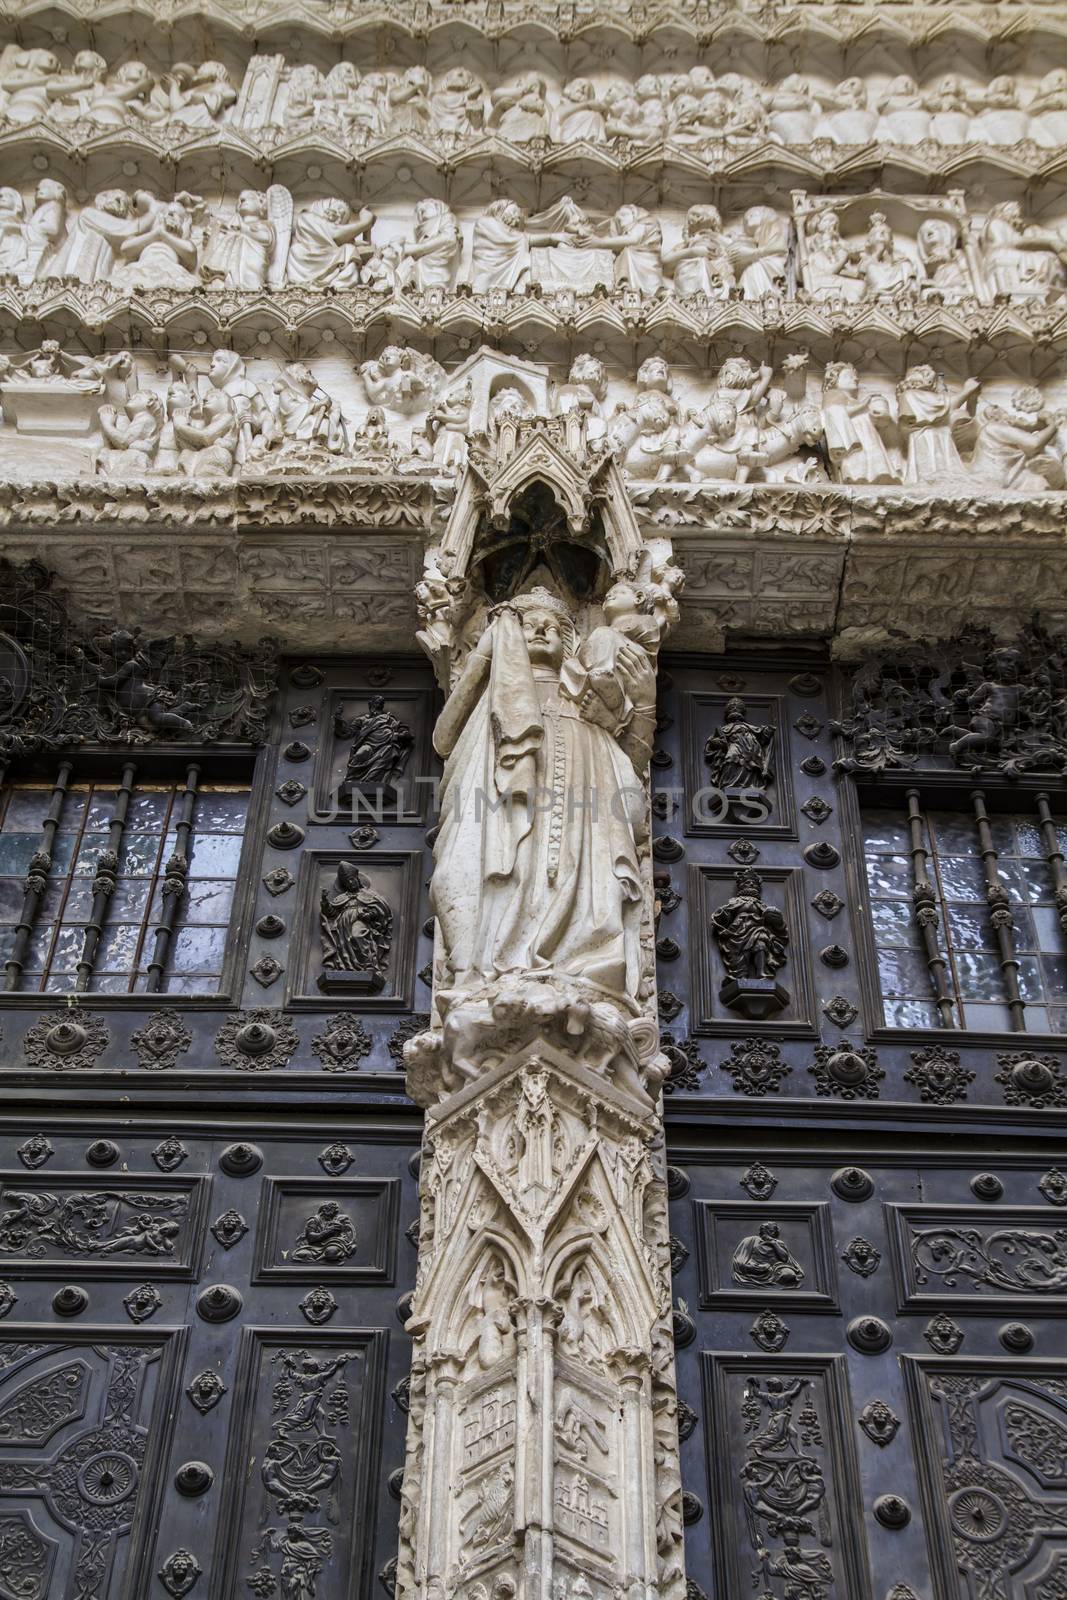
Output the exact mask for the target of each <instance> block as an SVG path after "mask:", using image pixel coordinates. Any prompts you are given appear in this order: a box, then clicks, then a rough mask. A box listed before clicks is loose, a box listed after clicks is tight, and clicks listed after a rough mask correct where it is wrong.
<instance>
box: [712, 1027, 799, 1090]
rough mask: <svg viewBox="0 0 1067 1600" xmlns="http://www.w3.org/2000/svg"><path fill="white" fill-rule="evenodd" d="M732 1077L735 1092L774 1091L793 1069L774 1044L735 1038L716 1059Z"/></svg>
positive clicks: (778, 1088)
mask: <svg viewBox="0 0 1067 1600" xmlns="http://www.w3.org/2000/svg"><path fill="white" fill-rule="evenodd" d="M719 1065H720V1066H721V1067H722V1070H723V1071H724V1072H728V1073H729V1074H730V1076H731V1077H732V1079H733V1085H734V1089H735V1090H736V1092H737V1093H738V1094H750V1095H756V1096H762V1095H765V1094H777V1093H778V1092H779V1090H780V1088H781V1086H782V1081H783V1079H785V1078H787V1077H788V1076H789V1074H790V1072H791V1071H792V1068H791V1067H790V1065H789V1063H788V1062H787V1061H783V1060H782V1054H781V1051H780V1050H779V1048H778V1046H777V1045H776V1044H772V1043H770V1042H769V1041H767V1040H764V1039H735V1040H734V1041H733V1043H732V1044H731V1045H730V1055H729V1057H728V1058H727V1059H724V1060H723V1061H721V1062H720V1063H719Z"/></svg>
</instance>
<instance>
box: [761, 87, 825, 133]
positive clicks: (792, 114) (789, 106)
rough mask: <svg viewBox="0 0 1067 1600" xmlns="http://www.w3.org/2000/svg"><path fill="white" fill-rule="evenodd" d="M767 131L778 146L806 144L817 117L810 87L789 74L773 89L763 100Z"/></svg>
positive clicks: (817, 107)
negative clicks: (764, 101) (765, 100)
mask: <svg viewBox="0 0 1067 1600" xmlns="http://www.w3.org/2000/svg"><path fill="white" fill-rule="evenodd" d="M767 112H768V127H769V129H770V135H771V138H772V139H773V140H774V141H775V142H776V143H778V144H784V145H791V144H801V145H804V144H810V143H811V141H812V137H813V135H814V133H815V122H816V119H817V117H818V114H819V103H818V101H817V100H816V98H815V96H814V94H813V92H812V88H811V84H810V83H809V82H808V80H807V78H804V77H802V76H801V75H800V73H797V72H791V73H789V74H788V75H787V76H786V77H784V78H783V79H782V81H781V83H779V84H777V85H775V86H774V87H773V88H772V89H771V91H770V93H769V95H768V97H767Z"/></svg>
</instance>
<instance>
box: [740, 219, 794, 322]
mask: <svg viewBox="0 0 1067 1600" xmlns="http://www.w3.org/2000/svg"><path fill="white" fill-rule="evenodd" d="M729 251H730V259H731V261H732V262H733V265H734V269H735V271H737V270H738V269H739V274H740V275H739V277H738V285H739V287H740V290H741V298H742V300H762V299H764V298H765V296H767V295H782V294H784V293H785V289H786V263H787V261H788V259H789V218H788V217H786V216H782V215H780V214H779V213H778V212H777V211H773V210H772V209H771V207H770V206H749V208H748V210H747V211H746V212H745V214H744V216H743V217H742V218H741V222H740V224H739V226H738V228H737V230H736V232H735V233H734V234H733V235H731V236H730V237H729Z"/></svg>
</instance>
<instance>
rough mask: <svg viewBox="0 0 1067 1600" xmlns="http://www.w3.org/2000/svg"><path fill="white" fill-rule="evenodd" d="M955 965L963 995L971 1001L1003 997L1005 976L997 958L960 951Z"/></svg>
mask: <svg viewBox="0 0 1067 1600" xmlns="http://www.w3.org/2000/svg"><path fill="white" fill-rule="evenodd" d="M955 965H956V973H957V976H958V978H959V985H960V994H961V995H964V996H965V997H966V998H967V999H971V1000H995V999H1001V998H1002V997H1003V994H1004V975H1003V973H1002V972H1001V970H1000V963H999V961H998V960H997V958H996V956H987V955H977V954H975V953H972V952H970V951H960V952H958V953H957V955H956V962H955Z"/></svg>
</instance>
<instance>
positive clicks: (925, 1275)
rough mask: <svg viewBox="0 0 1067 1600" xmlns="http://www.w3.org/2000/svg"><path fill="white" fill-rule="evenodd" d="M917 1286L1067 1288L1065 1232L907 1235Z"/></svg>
mask: <svg viewBox="0 0 1067 1600" xmlns="http://www.w3.org/2000/svg"><path fill="white" fill-rule="evenodd" d="M911 1249H912V1258H913V1261H914V1264H915V1281H916V1283H918V1284H929V1283H931V1282H935V1281H936V1282H938V1283H941V1284H943V1285H944V1286H945V1287H946V1288H950V1289H951V1288H955V1287H956V1285H957V1284H959V1283H960V1282H961V1281H963V1282H965V1283H968V1284H969V1285H970V1286H972V1287H975V1288H989V1289H999V1290H1002V1291H1003V1292H1004V1293H1007V1294H1062V1293H1063V1292H1064V1290H1065V1289H1067V1228H1050V1229H1047V1230H1041V1229H1036V1228H995V1229H992V1230H986V1229H981V1228H949V1227H944V1228H923V1229H916V1230H913V1232H912V1237H911Z"/></svg>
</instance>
